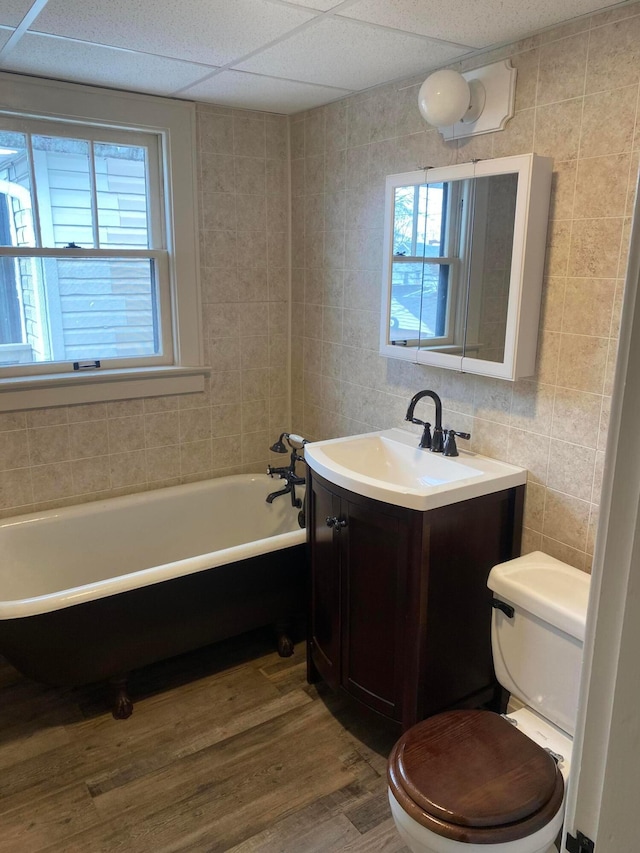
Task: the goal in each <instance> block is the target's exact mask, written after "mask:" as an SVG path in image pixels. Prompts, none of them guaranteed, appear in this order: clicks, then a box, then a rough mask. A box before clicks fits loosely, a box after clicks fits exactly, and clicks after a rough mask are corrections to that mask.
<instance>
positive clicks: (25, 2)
mask: <svg viewBox="0 0 640 853" xmlns="http://www.w3.org/2000/svg"><path fill="white" fill-rule="evenodd" d="M32 3H33V0H2V3H0V24H4V25H5V26H7V27H17V26H18V24H19V23H20V21H21V20H22V19H23V18H24V16H25V15H26V14H27V12H28V11H29V9H30V8H31V6H32Z"/></svg>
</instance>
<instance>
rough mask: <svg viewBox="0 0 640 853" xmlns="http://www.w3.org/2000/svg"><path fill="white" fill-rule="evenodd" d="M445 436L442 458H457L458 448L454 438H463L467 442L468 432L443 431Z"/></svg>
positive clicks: (469, 434)
mask: <svg viewBox="0 0 640 853" xmlns="http://www.w3.org/2000/svg"><path fill="white" fill-rule="evenodd" d="M445 433H446V435H447V437H446V439H445V442H444V449H443V451H442V455H443V456H459V455H460V454H459V453H458V446H457V444H456V436H458V438H464V439H465V440H467V441H468V440H469V439H470V438H471V433H470V432H456V431H455V430H454V429H448V430H445Z"/></svg>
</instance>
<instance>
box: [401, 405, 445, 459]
mask: <svg viewBox="0 0 640 853" xmlns="http://www.w3.org/2000/svg"><path fill="white" fill-rule="evenodd" d="M423 397H431V399H432V400H433V402H434V404H435V407H436V422H435V426H434V427H433V437H432V436H431V424H430V423H428V422H427V421H421V420H419V419H418V418H415V417H414V416H413V412H414V410H415V407H416V403H417V402H418V401H419V400H422V398H423ZM405 421H410V422H411V423H412V424H419V425H420V426H423V427H424V430H423V432H422V438H421V439H420V445H419V446H420V447H424V448H429V449H430V450H432V451H433V452H434V453H442V451H443V449H444V436H443V433H442V400H441V399H440V397H438V395H437V394H436V392H435V391H418V393H417V394H414V395H413V397H412V398H411V402H410V403H409V408H408V409H407V414H406V416H405Z"/></svg>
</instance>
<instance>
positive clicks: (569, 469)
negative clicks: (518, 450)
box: [547, 438, 596, 501]
mask: <svg viewBox="0 0 640 853" xmlns="http://www.w3.org/2000/svg"><path fill="white" fill-rule="evenodd" d="M595 453H596V452H595V450H593V449H592V448H590V447H581V446H580V445H577V444H569V443H568V442H567V441H558V440H557V439H555V438H554V439H552V440H551V445H550V448H549V473H548V476H547V486H548V487H549V488H550V489H555V490H556V491H558V492H564V493H565V494H567V495H573V497H576V498H581V499H582V500H587V501H589V500H591V488H592V484H593V473H594V469H595Z"/></svg>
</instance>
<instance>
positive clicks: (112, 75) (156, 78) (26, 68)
mask: <svg viewBox="0 0 640 853" xmlns="http://www.w3.org/2000/svg"><path fill="white" fill-rule="evenodd" d="M1 67H2V69H4V70H7V71H18V72H22V73H25V74H36V75H38V76H41V77H52V78H54V79H58V80H68V81H71V82H74V83H89V84H91V85H96V86H113V87H114V88H117V89H128V90H130V91H133V92H148V93H150V94H155V95H168V94H171V92H174V91H175V90H176V89H178V88H181V87H183V86H188V85H190V84H191V83H193V82H194V81H195V80H199V79H201V78H202V77H203V76H204V75H205V74H207V73H208V72H210V71H211V70H212V69H211V66H204V65H195V64H193V63H191V62H180V61H178V60H175V59H165V58H163V57H159V56H150V55H148V54H144V53H133V52H132V51H126V50H114V49H112V48H109V47H101V46H99V45H94V44H87V43H86V42H79V41H72V40H70V39H61V38H54V37H51V36H38V35H30V34H27V35H25V36H23V37H22V38H21V39H20V41H19V42H18V44H17V46H16V47H15V48H14V50H12V51H11V53H10V54H9V55H8V56H7V58H6V61H5V62H4V63H3V64H2V66H1Z"/></svg>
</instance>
